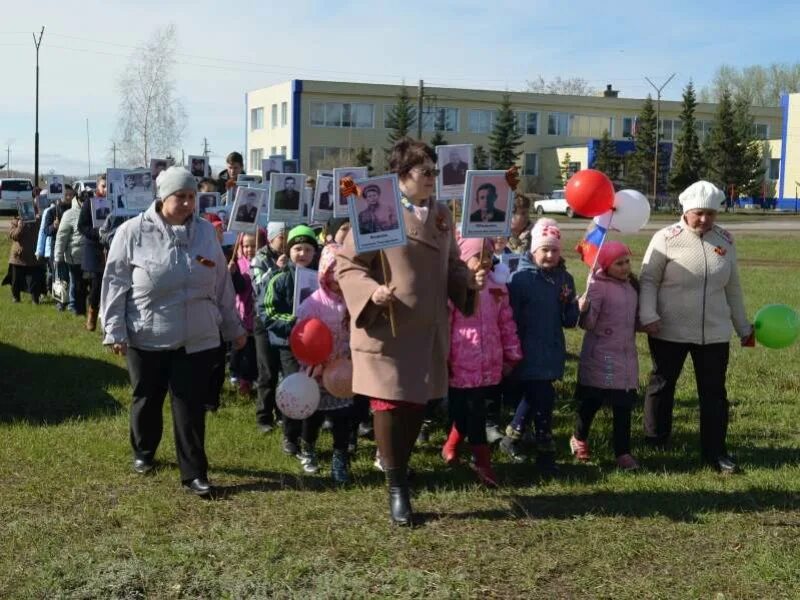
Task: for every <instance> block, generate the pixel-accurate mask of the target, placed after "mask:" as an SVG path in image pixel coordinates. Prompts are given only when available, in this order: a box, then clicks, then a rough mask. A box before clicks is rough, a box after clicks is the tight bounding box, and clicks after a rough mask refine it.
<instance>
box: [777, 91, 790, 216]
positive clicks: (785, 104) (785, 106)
mask: <svg viewBox="0 0 800 600" xmlns="http://www.w3.org/2000/svg"><path fill="white" fill-rule="evenodd" d="M781 112H782V113H783V114H782V116H783V123H782V124H781V172H780V175H779V180H778V202H781V201H782V200H783V180H784V177H785V175H786V145H787V144H786V142H787V140H786V138H787V136H788V133H789V94H782V95H781Z"/></svg>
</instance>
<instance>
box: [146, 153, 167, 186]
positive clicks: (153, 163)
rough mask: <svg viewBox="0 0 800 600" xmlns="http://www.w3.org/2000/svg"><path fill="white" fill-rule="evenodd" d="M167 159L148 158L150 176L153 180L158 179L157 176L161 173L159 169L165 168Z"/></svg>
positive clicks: (164, 169)
mask: <svg viewBox="0 0 800 600" xmlns="http://www.w3.org/2000/svg"><path fill="white" fill-rule="evenodd" d="M167 166H168V165H167V159H166V158H151V159H150V177H151V178H152V180H153V181H155V180H156V179H158V176H159V175H160V174H161V171H166V170H167Z"/></svg>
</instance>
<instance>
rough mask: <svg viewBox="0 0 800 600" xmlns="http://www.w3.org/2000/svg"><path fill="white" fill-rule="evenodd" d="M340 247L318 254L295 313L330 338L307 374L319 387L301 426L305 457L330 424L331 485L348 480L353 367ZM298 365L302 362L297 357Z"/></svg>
mask: <svg viewBox="0 0 800 600" xmlns="http://www.w3.org/2000/svg"><path fill="white" fill-rule="evenodd" d="M340 249H341V246H340V245H339V244H337V243H336V242H331V243H329V244H328V245H327V246H325V248H324V249H323V250H322V255H321V256H320V260H319V270H318V275H317V277H318V279H319V288H318V289H317V290H316V291H314V292H313V293H312V294H311V295H310V296H309V297H308V298H306V299H305V300H304V301H303V303H302V304H301V305H300V307H299V308H298V309H297V319H298V321H299V322H302V321H304V320H306V319H319V320H320V321H322V323H324V324H325V325H327V327H328V329H329V330H330V332H331V337H332V338H333V351H332V352H331V355H330V357H329V358H328V359H327V360H326V361H325V363H324V365H317V366H312V365H305V366H308V367H312V369H311V374H312V375H313V376H315V377H316V378H317V379H318V381H320V382H321V385H320V402H319V408H318V409H317V412H315V413H314V414H313V415H311V416H310V417H308V418H307V419H306V420H305V421H306V422H305V423H304V429H305V434H304V436H303V442H304V443H305V444H307V446H308V447H307V448H305V449H304V450H305V452H306V453H310V454H312V455H315V449H314V443H315V442H316V439H317V434H318V433H319V429H320V426H321V425H322V421H323V420H324V419H325V417H328V418H329V419H330V420H331V422H332V425H333V427H332V433H333V459H332V462H331V478H332V479H333V481H334V483H337V484H346V483H348V481H349V479H350V475H349V462H350V459H349V455H348V444H349V443H350V429H351V408H352V405H353V398H352V396H353V381H352V380H353V367H352V363H350V315H349V314H348V312H347V306H346V305H345V303H344V297H343V296H342V290H341V288H340V287H339V282H338V281H337V280H336V273H335V270H336V255H337V254H338V253H339V250H340ZM298 361H299V362H300V363H301V364H303V361H302V359H301V358H300V357H298Z"/></svg>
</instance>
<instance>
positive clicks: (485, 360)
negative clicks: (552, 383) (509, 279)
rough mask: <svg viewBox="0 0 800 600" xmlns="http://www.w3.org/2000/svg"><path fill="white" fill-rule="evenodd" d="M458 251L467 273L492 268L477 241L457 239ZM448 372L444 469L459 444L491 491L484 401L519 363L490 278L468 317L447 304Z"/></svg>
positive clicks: (483, 243) (501, 286) (503, 302)
mask: <svg viewBox="0 0 800 600" xmlns="http://www.w3.org/2000/svg"><path fill="white" fill-rule="evenodd" d="M458 249H459V252H460V254H461V260H463V261H464V262H465V263H466V265H467V267H468V268H469V269H470V270H471V271H473V272H478V270H480V269H486V270H489V269H491V267H492V250H493V244H492V243H491V241H490V240H488V239H483V238H461V239H459V240H458ZM450 331H451V334H450V354H449V356H448V361H447V362H448V367H449V371H450V381H449V392H448V411H449V415H450V424H451V428H450V433H449V436H448V438H447V441H446V442H445V444H444V447H443V448H442V458H444V460H445V462H446V463H447V464H449V465H452V464H455V463H456V462H457V461H458V446H459V444H460V443H461V441H462V440H463V439H465V438H468V439H469V443H470V444H471V445H472V454H473V456H474V458H475V461H474V463H473V465H472V468H473V470H474V471H475V473H476V475H477V476H478V479H479V481H480V482H481V483H483V484H484V485H486V486H489V487H496V486H497V478H496V477H495V474H494V472H493V470H492V464H491V451H490V449H489V445H488V443H487V437H486V401H487V399H491V398H492V397H493V396H494V395H495V388H496V386H497V385H498V384H499V383H500V380H501V379H502V377H503V375H505V374H508V373H509V372H510V371H511V369H512V368H513V367H514V365H516V364H517V363H518V362H519V361H520V360H522V348H521V347H520V343H519V338H518V337H517V326H516V325H515V323H514V317H513V314H512V312H511V305H510V304H509V299H508V288H507V287H506V285H505V283H504V282H498V281H497V280H495V279H494V277H493V276H492V274H490V275H489V281H488V282H487V285H486V287H485V288H484V289H483V290H481V292H480V296H479V301H478V307H477V310H476V311H475V313H474V314H472V315H469V316H467V315H465V314H464V313H463V312H461V311H460V310H458V308H456V307H455V306H454V305H453V304H452V303H450Z"/></svg>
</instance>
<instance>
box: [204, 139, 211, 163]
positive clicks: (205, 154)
mask: <svg viewBox="0 0 800 600" xmlns="http://www.w3.org/2000/svg"><path fill="white" fill-rule="evenodd" d="M210 153H211V149H210V148H209V147H208V138H203V156H205V157H206V158H208V155H209V154H210Z"/></svg>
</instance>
